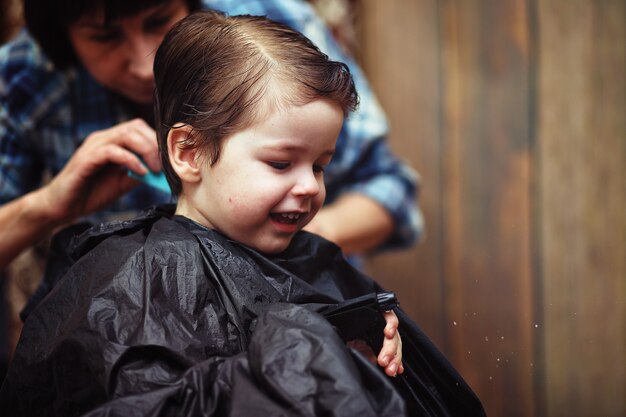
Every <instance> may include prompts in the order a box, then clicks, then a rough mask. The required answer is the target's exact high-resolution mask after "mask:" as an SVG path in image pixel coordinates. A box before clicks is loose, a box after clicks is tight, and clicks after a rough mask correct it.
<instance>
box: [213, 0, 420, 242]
mask: <svg viewBox="0 0 626 417" xmlns="http://www.w3.org/2000/svg"><path fill="white" fill-rule="evenodd" d="M204 3H205V5H206V6H207V7H210V8H213V9H216V10H221V11H223V12H226V13H228V14H231V15H237V14H253V15H267V16H268V17H269V18H271V19H273V20H276V21H279V22H282V23H284V24H287V25H289V26H291V27H292V28H294V29H296V30H298V31H300V32H302V33H303V34H305V35H306V36H307V37H308V38H309V39H311V40H312V41H313V42H314V43H315V44H316V45H317V46H318V47H319V48H320V49H321V50H322V51H324V52H325V53H326V54H328V55H329V57H330V58H331V59H334V60H337V61H341V62H345V63H346V64H347V65H348V66H349V67H350V71H351V72H352V75H353V78H354V81H355V84H356V88H357V91H358V93H359V97H360V105H359V109H358V110H357V111H356V112H354V113H352V114H351V115H350V116H349V117H348V118H347V120H346V122H345V123H344V126H343V129H342V131H341V134H340V136H339V140H338V142H337V149H336V152H335V155H334V157H333V161H332V162H331V164H330V165H329V166H328V168H327V170H326V173H325V176H326V186H327V202H332V201H333V200H335V199H337V198H338V196H339V195H341V194H343V193H348V192H356V193H360V194H363V195H366V196H368V197H370V198H372V199H373V200H375V201H377V202H378V203H380V204H381V205H382V206H383V207H385V208H386V209H387V210H388V212H389V213H390V214H391V216H392V217H393V219H394V222H395V225H396V227H395V230H394V233H393V235H392V236H391V237H390V238H389V240H388V241H387V242H385V244H384V245H382V247H381V248H379V249H388V248H402V247H408V246H410V245H411V244H413V243H414V242H415V241H416V240H417V239H418V237H420V235H421V234H422V231H423V218H422V213H421V211H420V210H419V208H418V206H417V203H416V201H417V193H418V187H419V177H418V174H417V173H416V172H415V171H414V170H413V169H411V168H410V167H409V166H408V165H407V164H405V163H403V162H402V161H400V160H399V159H398V158H397V157H396V156H394V155H393V154H392V152H391V150H390V149H389V146H388V143H387V135H388V130H389V129H388V125H387V119H386V116H385V114H384V112H383V110H382V108H381V107H380V105H379V103H378V101H377V99H376V97H375V95H374V93H373V92H372V89H371V88H370V86H369V84H368V82H367V79H366V78H365V76H364V74H363V72H362V71H361V69H360V68H359V66H358V65H357V64H356V63H355V62H354V61H353V60H352V59H350V58H349V57H348V56H346V54H345V53H344V52H343V51H342V49H341V47H340V46H339V45H338V44H337V42H336V41H335V40H334V38H333V36H332V34H331V32H330V30H329V29H328V28H327V27H326V25H325V24H324V22H323V21H322V20H321V19H320V18H319V17H318V16H317V14H316V13H315V10H314V9H313V7H312V6H311V5H310V4H309V3H307V2H304V1H299V0H247V1H241V0H204Z"/></svg>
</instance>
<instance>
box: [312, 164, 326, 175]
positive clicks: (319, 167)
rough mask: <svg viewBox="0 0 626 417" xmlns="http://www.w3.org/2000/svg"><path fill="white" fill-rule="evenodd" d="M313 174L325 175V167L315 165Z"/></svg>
mask: <svg viewBox="0 0 626 417" xmlns="http://www.w3.org/2000/svg"><path fill="white" fill-rule="evenodd" d="M313 172H315V173H316V174H317V173H323V172H324V165H313Z"/></svg>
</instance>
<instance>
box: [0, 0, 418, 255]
mask: <svg viewBox="0 0 626 417" xmlns="http://www.w3.org/2000/svg"><path fill="white" fill-rule="evenodd" d="M204 4H205V6H207V7H209V8H213V9H216V10H221V11H223V12H226V13H228V14H231V15H235V14H253V15H267V16H268V17H270V18H272V19H274V20H276V21H280V22H282V23H285V24H287V25H289V26H291V27H293V28H295V29H296V30H299V31H301V32H302V33H304V34H305V35H306V36H307V37H309V38H310V39H311V40H312V41H313V42H314V43H315V44H316V45H317V46H318V47H319V48H320V49H321V50H323V51H324V52H326V53H327V54H328V55H329V56H330V57H331V58H332V59H334V60H338V61H343V62H345V63H347V64H348V65H349V67H350V70H351V71H352V74H353V76H354V80H355V83H356V87H357V91H358V92H359V95H360V100H361V101H360V107H359V110H358V111H357V112H355V113H353V114H351V115H350V116H349V117H348V119H347V120H346V122H345V123H344V126H343V129H342V131H341V134H340V138H339V140H338V142H337V150H336V153H335V155H334V157H333V160H332V163H331V164H330V165H329V166H328V167H327V169H326V172H325V179H326V186H327V200H326V201H327V202H332V201H333V200H335V199H336V198H337V197H338V196H339V195H341V194H342V193H345V192H357V193H361V194H364V195H366V196H369V197H370V198H372V199H374V200H376V201H378V202H379V203H380V204H382V205H383V206H384V207H385V208H386V209H387V210H388V211H389V213H390V214H391V215H392V217H393V218H394V220H395V224H396V229H395V232H394V234H393V235H392V237H391V238H390V239H389V240H388V241H387V242H386V243H385V245H384V247H406V246H408V245H410V244H411V243H413V242H414V241H415V239H416V238H417V237H418V236H419V234H420V232H421V230H422V216H421V213H420V211H419V209H418V207H417V206H416V203H415V201H416V193H417V186H418V177H417V174H416V173H415V172H414V171H413V170H412V169H410V168H409V167H408V166H407V165H405V164H403V163H401V162H400V161H399V160H398V159H397V158H396V157H394V156H393V155H392V154H391V152H390V150H389V148H388V146H387V143H386V136H387V133H388V126H387V121H386V118H385V115H384V113H383V111H382V109H381V107H380V106H379V104H378V102H377V100H376V98H375V97H374V95H373V93H372V90H371V89H370V87H369V85H368V84H367V80H366V79H365V77H364V75H363V73H362V72H361V70H360V68H359V67H358V66H357V65H356V64H355V63H354V62H353V61H352V60H351V59H350V58H349V57H347V56H346V55H345V54H344V53H342V51H341V49H340V47H339V46H338V45H337V43H336V42H335V41H334V39H333V38H332V35H331V34H330V32H329V31H328V29H327V28H326V26H325V25H324V23H323V22H322V21H321V20H320V18H319V17H318V16H317V15H316V14H315V11H314V9H313V8H312V7H311V6H310V5H309V4H308V3H306V2H302V1H295V0H275V1H268V0H204ZM0 100H1V101H0V204H4V203H6V202H8V201H10V200H12V199H14V198H16V197H18V196H21V195H23V194H25V193H27V192H29V191H31V190H34V189H36V188H37V187H39V186H40V185H41V183H42V177H43V175H44V173H45V172H49V173H51V174H52V175H56V174H57V173H58V172H59V171H60V170H61V169H62V168H63V166H64V165H65V164H66V163H67V161H68V160H69V158H70V157H71V156H72V154H73V153H74V151H75V150H76V148H77V147H78V146H80V144H81V143H82V141H83V140H84V139H85V138H86V137H87V136H88V135H89V134H90V133H92V132H93V131H96V130H102V129H106V128H109V127H111V126H113V125H115V124H117V123H120V122H123V121H126V120H129V119H131V118H133V117H135V115H134V114H132V112H131V111H130V109H129V108H127V107H126V106H125V105H124V102H123V100H121V99H120V97H118V96H116V95H115V94H113V93H111V92H110V91H108V90H106V89H105V88H103V87H102V86H101V85H99V84H98V83H97V82H95V81H94V80H93V79H92V78H91V76H90V75H89V74H88V73H87V72H86V71H85V70H84V69H82V68H76V69H71V70H68V71H64V72H59V71H56V70H55V69H54V68H53V67H52V64H51V63H50V61H49V60H48V59H47V58H46V57H45V56H44V55H43V54H42V53H41V51H40V49H39V48H38V46H37V45H36V43H35V42H34V41H33V39H32V38H31V37H30V36H29V34H28V33H27V32H26V31H22V33H20V34H19V35H18V36H17V37H16V38H15V39H14V40H13V41H12V42H10V43H8V44H7V45H5V46H3V47H2V48H0ZM170 201H171V196H169V195H167V194H164V193H162V192H159V191H158V190H156V189H154V188H151V187H148V186H146V185H140V186H138V187H136V188H135V189H134V190H132V191H131V192H129V193H128V194H126V195H125V196H123V197H122V198H120V199H119V200H118V201H117V202H116V203H115V204H114V205H113V206H112V207H109V208H108V209H107V210H105V211H103V212H102V213H100V214H99V216H98V218H99V219H104V218H106V217H109V216H110V214H111V213H120V212H126V211H130V212H132V211H136V210H139V209H143V208H145V207H146V206H148V205H150V204H156V203H164V202H170Z"/></svg>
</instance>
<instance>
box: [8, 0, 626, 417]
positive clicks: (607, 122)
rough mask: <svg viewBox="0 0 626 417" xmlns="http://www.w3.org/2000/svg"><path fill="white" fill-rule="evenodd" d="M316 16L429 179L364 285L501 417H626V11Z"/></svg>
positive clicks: (511, 7) (365, 6) (385, 9)
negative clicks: (410, 217) (401, 235)
mask: <svg viewBox="0 0 626 417" xmlns="http://www.w3.org/2000/svg"><path fill="white" fill-rule="evenodd" d="M311 1H312V2H313V3H314V4H315V6H316V7H317V8H318V10H319V11H320V13H321V14H322V15H323V16H324V17H325V19H326V20H327V21H328V22H329V24H331V25H332V26H333V27H334V28H335V33H336V35H337V37H338V38H339V39H340V40H341V42H342V43H343V44H344V45H345V47H346V49H347V50H348V51H350V53H352V54H353V55H354V56H355V57H356V58H357V60H358V62H359V63H360V64H361V65H362V67H363V68H364V70H365V72H366V73H367V75H368V77H369V79H370V81H371V83H372V85H373V88H374V90H375V91H376V92H377V94H378V96H379V98H380V101H381V104H382V105H383V107H384V108H385V110H386V111H387V114H388V116H389V120H390V123H391V128H392V135H391V138H390V140H391V143H392V147H393V149H394V150H395V151H396V153H397V154H398V155H401V156H403V157H404V158H406V160H408V161H409V162H410V164H411V165H412V166H413V167H414V168H415V169H416V170H417V171H419V173H420V175H421V178H422V192H421V195H420V205H421V207H422V209H423V211H424V215H425V220H426V229H427V233H426V236H425V238H424V240H423V241H422V243H421V244H420V245H418V246H416V247H415V248H413V249H412V250H409V251H404V252H399V253H388V254H382V255H377V256H374V257H372V258H371V259H370V260H369V262H368V266H367V268H368V272H369V273H370V274H371V275H372V276H374V277H376V278H377V279H378V280H379V281H380V282H381V283H382V284H383V286H385V287H387V288H388V289H390V290H393V291H395V292H396V293H397V294H398V297H399V299H400V302H401V304H402V307H403V308H404V309H405V310H406V311H407V312H408V313H409V314H410V315H411V316H412V317H413V318H414V319H415V321H416V322H417V323H418V324H419V325H420V326H421V327H422V328H423V330H424V331H425V332H426V333H427V334H428V335H429V336H430V338H431V339H432V340H433V342H434V343H435V344H436V345H437V346H438V347H439V348H440V349H441V350H442V351H443V352H444V354H445V355H446V356H447V357H448V359H449V360H450V361H451V362H452V364H453V365H454V366H455V367H456V368H457V369H458V370H459V371H460V373H461V374H462V375H463V376H464V378H465V379H466V380H467V382H468V383H469V384H470V386H471V387H472V388H473V389H474V391H475V392H476V393H477V394H478V396H479V397H480V398H481V400H482V402H483V404H484V406H485V409H486V411H487V414H488V415H489V416H490V417H499V416H502V417H504V416H506V417H516V416H520V417H528V416H540V417H541V416H549V417H561V416H563V417H565V416H567V417H595V416H603V417H623V416H625V415H626V0H595V1H594V0H384V1H383V0H311ZM2 3H3V8H2V10H1V11H0V17H1V18H2V19H1V22H0V40H5V39H7V38H8V37H10V36H11V34H12V33H14V32H13V30H12V27H13V23H14V22H19V7H18V8H14V7H13V6H12V5H13V4H17V3H18V1H13V0H8V1H6V2H4V1H3V2H2ZM5 3H6V4H7V6H5V5H4V4H5Z"/></svg>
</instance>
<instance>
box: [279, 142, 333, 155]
mask: <svg viewBox="0 0 626 417" xmlns="http://www.w3.org/2000/svg"><path fill="white" fill-rule="evenodd" d="M272 148H273V149H275V150H277V151H283V152H292V151H301V150H304V149H306V147H304V146H298V145H290V144H280V143H279V144H276V145H274V146H272ZM334 154H335V148H332V149H327V150H325V151H324V152H322V156H333V155H334Z"/></svg>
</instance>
